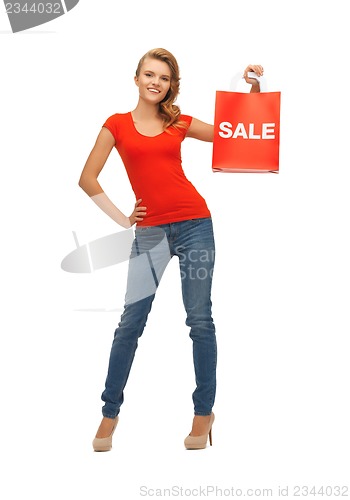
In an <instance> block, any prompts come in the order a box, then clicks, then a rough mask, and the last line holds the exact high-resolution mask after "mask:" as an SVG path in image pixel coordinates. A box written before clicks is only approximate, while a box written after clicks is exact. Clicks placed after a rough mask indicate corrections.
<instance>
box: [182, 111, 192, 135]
mask: <svg viewBox="0 0 350 500" xmlns="http://www.w3.org/2000/svg"><path fill="white" fill-rule="evenodd" d="M179 121H180V122H181V123H182V124H184V127H183V128H182V127H181V128H182V130H181V131H183V133H182V135H183V137H184V138H185V136H186V134H187V131H188V129H189V128H190V126H191V123H192V116H188V115H180V119H179Z"/></svg>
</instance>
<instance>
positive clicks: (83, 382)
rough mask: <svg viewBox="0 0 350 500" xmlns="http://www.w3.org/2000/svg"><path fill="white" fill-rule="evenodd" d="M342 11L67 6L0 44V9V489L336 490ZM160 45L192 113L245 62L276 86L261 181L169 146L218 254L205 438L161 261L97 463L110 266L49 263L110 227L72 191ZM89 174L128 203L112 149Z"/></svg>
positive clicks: (11, 492) (70, 495) (232, 5)
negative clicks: (174, 65)
mask: <svg viewBox="0 0 350 500" xmlns="http://www.w3.org/2000/svg"><path fill="white" fill-rule="evenodd" d="M346 5H347V2H345V1H333V2H325V1H317V2H316V1H307V2H305V1H303V2H302V1H299V0H297V1H294V2H288V3H286V2H280V1H274V0H267V1H265V2H261V1H257V0H251V1H249V2H243V1H241V2H238V1H235V0H230V1H229V0H215V1H198V0H192V1H191V2H189V1H184V0H177V2H143V1H141V0H138V1H137V0H130V1H129V2H120V1H115V0H108V1H107V0H106V1H101V2H93V1H91V0H86V1H83V0H82V1H81V2H80V3H79V4H78V5H77V7H75V8H74V9H73V10H72V11H71V12H69V13H68V14H67V15H65V16H62V17H61V18H59V19H56V20H54V21H52V22H50V23H48V24H46V25H42V26H39V27H37V28H33V29H32V30H28V31H27V32H23V33H17V34H12V33H11V31H10V25H9V22H8V19H7V17H6V15H5V13H4V11H3V10H2V11H1V12H2V13H1V16H0V31H1V33H0V45H1V46H0V49H1V68H2V71H1V80H0V89H1V111H0V123H1V136H0V137H1V150H0V160H1V174H2V175H1V180H2V190H1V191H2V192H1V239H2V245H1V263H2V266H1V267H2V269H1V288H2V299H1V301H2V307H1V310H2V312H1V323H2V324H1V384H2V388H1V399H2V405H1V407H2V410H1V427H0V429H1V446H0V450H1V455H3V458H4V461H3V462H2V463H3V464H5V469H4V468H2V477H3V478H2V481H1V488H4V489H6V490H7V493H6V496H5V497H4V498H6V499H7V500H10V499H25V498H30V499H36V500H39V499H40V500H41V499H48V498H49V499H50V500H56V499H63V498H64V499H67V500H68V499H69V500H70V499H76V498H84V499H85V498H109V499H116V498H126V499H129V498H130V499H137V498H139V497H140V488H141V486H144V487H145V489H144V490H143V491H146V489H150V488H153V489H156V488H171V487H173V486H177V487H178V488H181V487H183V488H184V490H183V491H184V492H183V496H185V494H186V496H187V497H188V496H189V493H190V492H191V491H192V495H191V496H193V497H195V496H196V493H198V492H197V491H196V489H198V488H199V487H200V486H202V487H204V488H206V487H207V486H213V487H214V488H215V487H218V488H221V489H222V490H224V489H226V490H227V491H228V489H231V488H242V490H243V493H242V495H243V494H244V493H245V492H246V490H245V488H253V489H254V488H261V489H262V488H271V489H273V491H274V493H275V497H276V498H277V497H278V488H279V487H286V486H289V494H290V496H292V494H293V492H294V490H293V487H294V486H297V485H307V486H309V487H310V488H311V487H312V486H313V485H315V486H316V487H320V486H322V485H324V486H327V485H330V486H336V485H339V486H342V485H349V483H350V480H349V465H350V464H349V444H350V442H349V437H350V436H349V417H350V415H349V404H348V398H349V387H348V384H349V371H350V370H349V349H348V342H347V339H348V336H349V331H350V329H349V323H350V322H349V300H348V297H349V278H350V275H349V274H350V273H349V251H350V248H349V240H348V232H349V229H348V228H349V213H350V212H349V209H350V206H349V204H350V203H349V194H348V193H349V175H348V169H349V155H348V151H349V149H348V143H349V141H348V116H349V66H348V50H347V48H346V47H347V45H346V44H347V43H348V37H347V35H346V33H347V31H348V24H347V14H346V13H345V7H346ZM158 46H162V47H165V48H167V49H168V50H170V51H171V52H173V53H174V54H175V55H176V57H177V59H178V61H179V64H180V69H181V74H182V86H181V94H180V96H179V99H178V103H179V104H180V106H181V109H182V111H183V112H184V113H186V114H190V115H194V116H196V117H197V118H199V119H202V120H204V121H208V122H213V117H214V100H215V90H225V89H227V88H228V85H229V82H230V78H231V76H232V75H233V74H234V73H236V72H237V71H240V70H243V69H244V68H245V66H246V65H247V64H248V63H259V64H262V65H263V66H264V68H265V75H266V78H267V80H268V84H269V88H270V90H278V91H281V92H282V103H281V104H282V107H281V113H282V114H281V149H280V174H279V175H273V174H266V175H259V174H218V173H216V174H213V173H212V171H211V152H212V145H211V144H207V143H200V142H196V141H193V140H188V141H185V143H184V145H183V162H184V169H185V172H186V174H187V176H188V178H189V179H190V180H191V181H192V182H193V183H194V184H195V185H196V187H197V189H198V190H199V191H200V193H201V194H202V195H203V196H204V197H205V198H206V200H207V203H208V205H209V207H210V209H211V212H212V215H213V221H214V227H215V236H216V244H217V264H216V271H215V279H214V289H213V304H214V309H213V314H214V319H215V323H216V327H217V338H218V349H219V359H218V361H219V366H218V390H217V400H216V404H215V408H214V410H215V413H216V422H215V424H214V428H213V446H212V447H211V448H210V449H209V448H207V449H206V450H203V451H198V452H189V451H186V450H185V449H184V447H183V439H184V438H185V436H186V435H187V434H188V432H189V430H190V428H191V422H192V412H193V408H192V400H191V393H192V390H193V389H194V377H193V367H192V359H191V341H190V339H189V337H188V328H187V327H186V326H185V324H184V320H185V315H184V311H183V306H182V303H181V294H180V283H179V276H178V269H177V262H176V261H174V262H171V264H170V265H169V268H168V270H167V272H166V274H165V276H164V278H163V282H162V284H161V286H160V289H159V291H158V295H157V298H156V301H155V303H154V307H153V310H152V313H151V315H150V318H149V321H148V324H147V327H146V330H145V333H144V336H143V337H142V339H141V340H140V344H139V349H138V351H137V354H136V358H135V363H134V365H133V368H132V372H131V375H130V379H129V382H128V385H127V390H126V393H125V404H124V406H123V408H122V411H121V414H120V424H119V426H118V428H117V431H116V433H115V436H114V446H113V450H112V452H111V453H104V454H103V453H100V454H98V453H93V451H92V446H91V441H92V439H93V437H94V435H95V432H96V429H97V427H98V424H99V422H100V419H101V406H102V403H101V401H100V394H101V392H102V390H103V384H104V379H105V375H106V369H107V362H108V356H109V350H110V345H111V341H112V337H113V332H114V329H115V327H116V325H117V322H118V321H119V316H120V310H121V308H122V305H123V297H124V289H125V277H126V265H124V264H121V265H118V266H114V267H111V268H108V269H105V270H103V271H98V272H96V273H94V274H86V275H78V274H69V273H65V272H64V271H62V270H61V268H60V263H61V260H62V259H63V257H64V256H65V255H66V254H67V253H69V252H70V251H72V250H73V249H74V247H75V243H74V239H73V236H72V231H76V233H77V236H78V239H79V242H80V243H81V244H83V243H85V242H88V241H91V240H93V239H96V238H98V237H100V236H104V235H106V234H109V233H113V232H115V231H116V230H121V228H119V227H116V226H115V225H114V223H113V222H112V221H110V220H109V219H108V217H107V216H105V215H104V214H103V213H102V212H99V211H98V209H97V208H96V207H95V205H94V204H93V203H92V202H91V200H89V198H88V197H87V196H86V195H85V193H83V191H82V190H80V188H79V187H78V184H77V183H78V179H79V176H80V172H81V170H82V167H83V165H84V163H85V161H86V158H87V156H88V154H89V152H90V150H91V148H92V146H93V144H94V141H95V139H96V137H97V134H98V132H99V130H100V127H101V125H102V123H103V122H104V121H105V119H106V118H107V117H108V116H110V115H111V114H113V113H116V112H124V111H129V110H130V109H132V108H133V107H134V106H135V105H136V102H137V89H136V87H135V86H134V84H133V75H134V71H135V68H136V64H137V62H138V60H139V58H140V57H141V56H142V55H143V54H144V53H145V52H146V51H147V50H148V49H150V48H153V47H158ZM101 183H102V185H103V187H104V188H105V191H106V192H107V194H108V195H109V196H110V197H111V198H112V199H113V201H114V202H115V203H116V204H117V205H118V206H119V207H120V208H121V209H122V210H123V211H124V212H126V213H128V212H129V213H131V211H132V206H133V193H132V191H131V188H130V187H129V184H128V181H127V178H126V174H125V172H124V170H123V165H122V164H121V161H120V159H119V156H118V154H117V152H116V151H113V153H112V154H111V156H110V158H109V160H108V162H107V164H106V167H105V169H104V171H103V173H102V175H101ZM186 488H187V490H186V492H185V489H186ZM174 491H175V490H174ZM227 491H226V495H227V494H228V493H227ZM149 493H152V491H149ZM154 493H156V492H154ZM217 493H218V494H217V497H219V496H220V491H218V492H217ZM223 494H224V492H223ZM348 495H350V491H349V490H348ZM149 496H150V495H149ZM174 496H175V495H174ZM178 496H179V495H178ZM261 496H262V494H261Z"/></svg>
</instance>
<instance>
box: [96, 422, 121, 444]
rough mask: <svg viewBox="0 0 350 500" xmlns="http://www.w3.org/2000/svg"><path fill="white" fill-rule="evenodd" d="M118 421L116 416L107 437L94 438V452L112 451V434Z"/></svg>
mask: <svg viewBox="0 0 350 500" xmlns="http://www.w3.org/2000/svg"><path fill="white" fill-rule="evenodd" d="M118 420H119V417H118V416H117V417H115V419H114V425H113V429H112V431H111V433H110V435H109V436H107V437H104V438H97V437H95V439H94V440H93V442H92V446H93V448H94V451H110V450H111V449H112V437H113V433H114V431H115V428H116V427H117V424H118Z"/></svg>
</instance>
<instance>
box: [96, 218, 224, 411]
mask: <svg viewBox="0 0 350 500" xmlns="http://www.w3.org/2000/svg"><path fill="white" fill-rule="evenodd" d="M174 255H175V256H177V257H178V258H179V266H180V277H181V284H182V298H183V303H184V306H185V310H186V315H187V317H186V325H187V326H189V327H190V333H189V335H190V338H191V339H192V341H193V344H192V345H193V363H194V370H195V379H196V388H195V390H194V392H193V394H192V399H193V403H194V413H195V415H210V413H211V411H212V407H213V405H214V399H215V390H216V358H217V348H216V337H215V327H214V323H213V319H212V315H211V305H212V304H211V285H212V275H213V268H214V260H215V245H214V235H213V226H212V220H211V218H201V219H191V220H186V221H181V222H174V223H170V224H162V225H159V226H148V227H137V228H136V230H135V239H134V242H133V245H132V250H131V255H130V261H129V270H128V282H127V291H126V296H125V306H124V311H123V314H122V315H121V319H120V322H119V325H118V327H117V329H116V330H115V333H114V340H113V344H112V349H111V353H110V359H109V367H108V374H107V378H106V384H105V390H104V391H103V393H102V401H104V403H105V404H104V406H103V408H102V413H103V416H105V417H109V418H115V417H116V415H118V413H119V411H120V406H121V405H122V403H123V401H124V394H123V392H124V388H125V385H126V382H127V380H128V376H129V373H130V368H131V365H132V362H133V359H134V355H135V351H136V349H137V345H138V339H139V337H140V336H141V335H142V333H143V330H144V327H145V325H146V321H147V317H148V314H149V312H150V310H151V307H152V302H153V299H154V296H155V292H156V290H157V287H158V284H159V281H160V279H161V277H162V274H163V272H164V270H165V268H166V266H167V264H168V263H169V261H170V259H171V258H172V257H173V256H174Z"/></svg>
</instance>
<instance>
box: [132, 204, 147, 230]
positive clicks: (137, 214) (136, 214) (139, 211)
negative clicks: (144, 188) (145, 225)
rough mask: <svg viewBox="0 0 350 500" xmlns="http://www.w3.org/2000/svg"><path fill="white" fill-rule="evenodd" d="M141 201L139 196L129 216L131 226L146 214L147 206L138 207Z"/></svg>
mask: <svg viewBox="0 0 350 500" xmlns="http://www.w3.org/2000/svg"><path fill="white" fill-rule="evenodd" d="M141 201H142V199H141V198H140V199H139V200H137V201H136V203H135V208H134V211H133V213H132V214H131V215H130V217H129V220H130V225H131V226H133V225H134V224H135V223H136V222H141V221H143V218H144V216H145V215H147V212H146V209H147V207H140V206H139V204H140V203H141Z"/></svg>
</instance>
